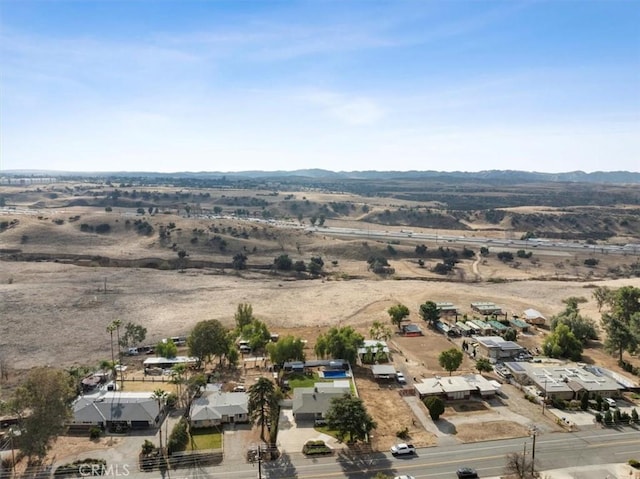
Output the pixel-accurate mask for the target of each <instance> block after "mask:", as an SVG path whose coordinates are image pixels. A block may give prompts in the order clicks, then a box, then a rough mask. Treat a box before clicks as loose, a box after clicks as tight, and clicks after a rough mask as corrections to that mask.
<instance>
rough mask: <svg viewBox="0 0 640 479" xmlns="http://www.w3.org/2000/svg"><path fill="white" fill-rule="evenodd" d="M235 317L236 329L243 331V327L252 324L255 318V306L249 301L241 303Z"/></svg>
mask: <svg viewBox="0 0 640 479" xmlns="http://www.w3.org/2000/svg"><path fill="white" fill-rule="evenodd" d="M234 319H235V320H236V329H237V330H238V331H242V328H244V327H245V326H246V325H247V324H251V321H253V319H254V317H253V306H251V304H249V303H240V304H239V305H238V308H237V309H236V314H235V315H234Z"/></svg>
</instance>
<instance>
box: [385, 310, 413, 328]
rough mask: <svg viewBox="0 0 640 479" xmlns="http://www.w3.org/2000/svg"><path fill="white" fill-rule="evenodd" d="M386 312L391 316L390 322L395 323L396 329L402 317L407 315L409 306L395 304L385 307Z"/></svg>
mask: <svg viewBox="0 0 640 479" xmlns="http://www.w3.org/2000/svg"><path fill="white" fill-rule="evenodd" d="M387 313H388V314H389V317H390V318H391V322H392V323H393V324H395V325H396V326H397V327H398V329H400V325H401V324H402V321H403V320H404V318H406V317H407V316H409V308H407V307H406V306H405V305H404V304H396V305H394V306H391V307H390V308H389V309H387Z"/></svg>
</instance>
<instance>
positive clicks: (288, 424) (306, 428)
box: [278, 408, 346, 454]
mask: <svg viewBox="0 0 640 479" xmlns="http://www.w3.org/2000/svg"><path fill="white" fill-rule="evenodd" d="M318 440H322V441H324V442H325V444H326V445H327V446H329V447H330V448H332V449H342V448H344V447H346V446H345V445H344V444H342V443H339V442H338V440H337V439H336V438H334V437H332V436H329V435H327V434H323V433H321V432H318V431H316V430H315V429H314V428H313V421H304V422H302V421H301V423H300V424H297V423H296V422H295V420H294V419H293V411H292V410H291V409H286V408H282V409H280V418H279V420H278V446H279V448H280V450H281V451H285V452H287V453H289V454H291V453H296V452H297V453H300V452H302V446H304V444H305V443H306V442H307V441H318Z"/></svg>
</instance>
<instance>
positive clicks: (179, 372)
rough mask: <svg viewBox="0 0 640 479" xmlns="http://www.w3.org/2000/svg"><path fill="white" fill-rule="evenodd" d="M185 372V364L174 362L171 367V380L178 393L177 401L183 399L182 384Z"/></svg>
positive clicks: (179, 401)
mask: <svg viewBox="0 0 640 479" xmlns="http://www.w3.org/2000/svg"><path fill="white" fill-rule="evenodd" d="M186 372H187V365H186V364H175V365H174V366H173V367H172V368H171V382H172V383H173V384H175V385H176V389H177V393H178V403H181V402H182V400H183V397H182V396H183V391H182V385H183V384H184V383H185V379H186V378H185V373H186Z"/></svg>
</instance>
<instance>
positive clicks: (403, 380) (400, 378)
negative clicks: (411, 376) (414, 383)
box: [396, 373, 407, 384]
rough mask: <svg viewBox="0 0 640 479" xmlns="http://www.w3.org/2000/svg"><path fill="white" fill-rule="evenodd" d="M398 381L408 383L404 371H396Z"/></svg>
mask: <svg viewBox="0 0 640 479" xmlns="http://www.w3.org/2000/svg"><path fill="white" fill-rule="evenodd" d="M396 381H398V382H399V383H400V384H407V380H406V378H405V377H404V374H402V373H396Z"/></svg>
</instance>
